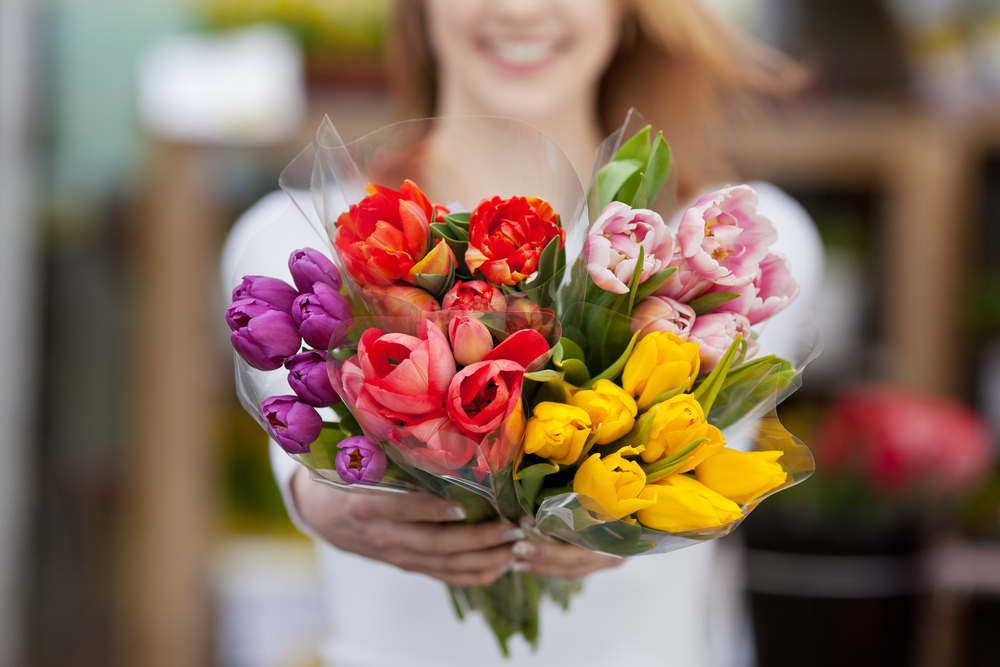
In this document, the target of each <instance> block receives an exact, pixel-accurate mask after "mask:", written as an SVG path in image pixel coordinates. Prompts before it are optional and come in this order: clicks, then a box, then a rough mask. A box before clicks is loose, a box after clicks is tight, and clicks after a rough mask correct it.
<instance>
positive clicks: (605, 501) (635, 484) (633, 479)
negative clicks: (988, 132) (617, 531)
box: [573, 447, 654, 519]
mask: <svg viewBox="0 0 1000 667" xmlns="http://www.w3.org/2000/svg"><path fill="white" fill-rule="evenodd" d="M641 451H642V448H641V447H638V448H634V449H633V448H632V447H623V448H622V449H621V450H619V451H617V452H615V453H613V454H608V455H607V456H605V457H604V458H603V459H602V458H601V455H600V454H592V455H591V456H590V457H589V458H587V460H586V461H584V462H583V464H582V465H581V466H580V467H579V469H578V470H577V471H576V476H574V477H573V492H574V493H579V494H581V495H584V496H589V497H591V498H593V499H594V500H596V501H597V502H599V503H600V504H601V506H603V507H604V509H606V510H607V511H608V512H610V513H611V514H612V515H613V516H614V517H615V518H616V519H621V518H624V517H627V516H628V515H630V514H632V513H634V512H636V511H638V510H641V509H644V508H646V507H650V506H651V505H653V502H654V501H653V500H651V499H650V500H643V499H640V498H639V494H640V493H641V492H642V489H643V487H645V486H646V473H644V472H643V471H642V468H640V467H639V464H638V463H636V462H635V461H630V460H628V459H625V458H622V457H623V455H634V454H638V453H639V452H641Z"/></svg>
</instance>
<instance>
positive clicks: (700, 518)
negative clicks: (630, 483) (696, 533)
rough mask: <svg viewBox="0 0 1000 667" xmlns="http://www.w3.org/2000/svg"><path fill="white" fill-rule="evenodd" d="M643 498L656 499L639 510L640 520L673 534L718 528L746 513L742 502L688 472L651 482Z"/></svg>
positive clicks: (646, 524)
mask: <svg viewBox="0 0 1000 667" xmlns="http://www.w3.org/2000/svg"><path fill="white" fill-rule="evenodd" d="M639 498H641V499H642V500H647V501H652V502H653V505H652V506H650V507H647V508H645V509H641V510H639V513H638V519H639V523H641V524H642V525H644V526H648V527H650V528H654V529H656V530H665V531H667V532H670V533H679V532H681V531H685V530H700V529H702V528H714V527H716V526H722V525H724V524H727V523H729V522H731V521H735V520H736V519H739V518H740V517H741V516H743V513H742V512H741V511H740V507H739V505H737V504H736V503H734V502H733V501H731V500H728V499H726V498H724V497H723V496H721V495H719V494H718V493H716V492H715V491H713V490H712V489H710V488H708V487H707V486H705V485H704V484H702V483H700V482H698V481H696V480H693V479H691V478H690V477H685V476H684V475H671V476H670V477H667V478H666V479H663V480H660V481H659V482H656V483H655V484H650V485H649V486H647V487H646V488H644V489H643V490H642V493H640V494H639Z"/></svg>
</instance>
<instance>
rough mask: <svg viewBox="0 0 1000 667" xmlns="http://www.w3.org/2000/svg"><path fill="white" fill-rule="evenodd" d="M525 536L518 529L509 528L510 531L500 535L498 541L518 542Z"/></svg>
mask: <svg viewBox="0 0 1000 667" xmlns="http://www.w3.org/2000/svg"><path fill="white" fill-rule="evenodd" d="M526 537H527V535H525V534H524V531H523V530H521V529H520V528H511V529H510V530H505V531H503V532H502V533H500V539H501V540H503V541H504V542H517V541H518V540H523V539H524V538H526Z"/></svg>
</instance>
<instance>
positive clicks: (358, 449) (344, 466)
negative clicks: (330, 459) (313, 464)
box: [336, 435, 386, 484]
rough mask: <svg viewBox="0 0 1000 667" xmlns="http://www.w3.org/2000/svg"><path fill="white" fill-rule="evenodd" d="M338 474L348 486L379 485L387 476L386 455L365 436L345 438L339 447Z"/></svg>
mask: <svg viewBox="0 0 1000 667" xmlns="http://www.w3.org/2000/svg"><path fill="white" fill-rule="evenodd" d="M337 447H338V449H339V450H340V451H338V452H337V460H336V464H337V474H338V475H340V479H342V480H343V481H344V482H345V483H347V484H357V483H359V482H362V483H364V484H378V483H379V482H381V481H382V478H383V477H384V476H385V468H386V461H385V454H384V453H382V450H381V449H379V446H378V445H376V444H375V443H374V442H372V441H371V440H369V439H368V438H366V437H365V436H363V435H356V436H354V437H351V438H345V439H344V440H342V441H341V442H340V444H339V445H337Z"/></svg>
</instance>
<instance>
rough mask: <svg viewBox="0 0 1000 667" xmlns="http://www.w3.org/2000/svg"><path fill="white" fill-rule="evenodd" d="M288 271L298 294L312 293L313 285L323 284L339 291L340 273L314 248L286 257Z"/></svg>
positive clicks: (298, 251) (295, 252)
mask: <svg viewBox="0 0 1000 667" xmlns="http://www.w3.org/2000/svg"><path fill="white" fill-rule="evenodd" d="M288 270H289V271H291V272H292V280H293V281H295V286H296V287H298V288H299V291H300V292H303V293H304V292H314V291H315V290H314V289H313V285H315V284H316V283H323V284H324V285H328V286H330V287H332V288H333V289H334V291H336V292H339V291H340V271H338V270H337V267H336V266H334V265H333V262H331V261H330V260H329V259H328V258H327V256H326V255H324V254H323V253H321V252H320V251H319V250H316V249H315V248H302V249H301V250H296V251H294V252H292V254H291V255H289V256H288Z"/></svg>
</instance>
